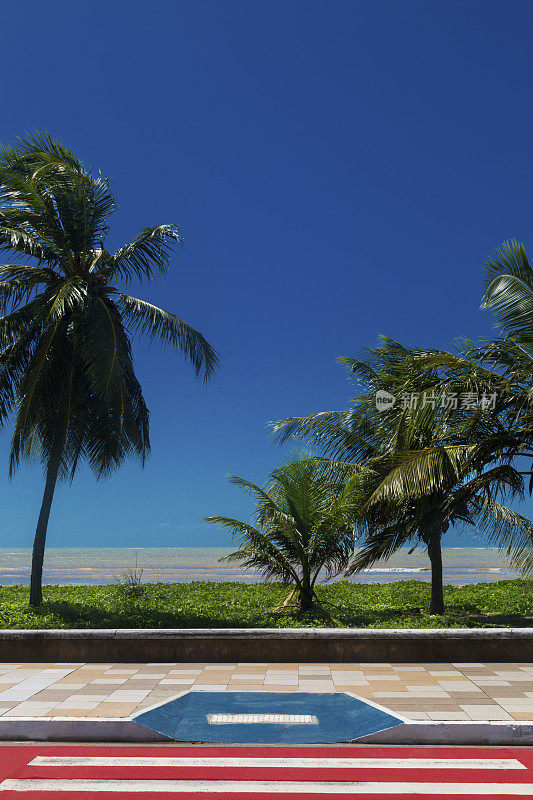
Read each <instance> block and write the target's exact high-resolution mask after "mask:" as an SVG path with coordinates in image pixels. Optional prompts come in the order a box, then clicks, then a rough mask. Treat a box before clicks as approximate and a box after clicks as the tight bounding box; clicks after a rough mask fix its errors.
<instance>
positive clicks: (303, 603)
mask: <svg viewBox="0 0 533 800" xmlns="http://www.w3.org/2000/svg"><path fill="white" fill-rule="evenodd" d="M313 595H314V591H313V588H312V587H311V586H308V585H307V584H303V586H302V587H301V588H300V597H299V604H300V609H299V610H300V614H305V612H306V611H309V610H310V609H311V608H313Z"/></svg>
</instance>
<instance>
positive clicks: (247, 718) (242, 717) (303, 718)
mask: <svg viewBox="0 0 533 800" xmlns="http://www.w3.org/2000/svg"><path fill="white" fill-rule="evenodd" d="M207 721H208V723H209V724H210V725H254V724H260V725H267V724H268V725H272V724H276V725H318V719H317V717H315V716H314V714H207Z"/></svg>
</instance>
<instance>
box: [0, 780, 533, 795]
mask: <svg viewBox="0 0 533 800" xmlns="http://www.w3.org/2000/svg"><path fill="white" fill-rule="evenodd" d="M2 791H9V792H54V793H56V794H63V793H64V792H131V793H133V792H136V793H140V792H149V793H151V794H160V793H163V792H176V793H179V795H181V794H192V793H200V792H203V793H208V794H209V793H212V794H216V793H223V792H232V793H233V794H247V795H252V794H253V793H256V792H264V793H268V794H290V793H291V792H292V793H296V792H297V793H299V794H310V795H313V794H317V795H319V794H340V795H346V796H348V797H350V796H353V795H358V794H409V795H411V796H413V795H417V794H428V795H433V796H434V797H440V796H445V795H465V796H468V795H470V796H479V795H485V796H488V797H498V796H501V795H507V796H509V795H514V796H520V797H532V796H533V783H418V782H416V783H411V782H410V783H400V782H370V781H355V782H353V781H346V782H343V783H336V782H331V781H327V782H325V781H323V782H320V783H317V782H315V781H297V782H293V781H238V780H236V781H219V780H212V781H176V780H174V781H168V780H155V781H154V780H137V781H136V780H65V779H64V780H53V779H48V778H26V779H13V778H8V779H7V780H4V781H3V782H2V783H1V784H0V792H2Z"/></svg>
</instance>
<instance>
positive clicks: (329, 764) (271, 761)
mask: <svg viewBox="0 0 533 800" xmlns="http://www.w3.org/2000/svg"><path fill="white" fill-rule="evenodd" d="M30 766H37V767H272V768H278V769H279V768H286V767H298V768H300V769H301V768H304V769H336V768H337V769H482V770H490V769H526V767H525V766H524V764H522V763H521V762H520V761H518V759H516V758H484V759H479V758H478V759H475V760H474V759H471V758H400V757H398V758H320V757H319V758H262V757H261V758H258V757H250V758H246V757H243V758H237V757H230V758H219V757H218V756H212V757H204V758H199V757H192V758H146V757H144V756H116V757H115V756H36V757H35V758H34V759H33V761H30Z"/></svg>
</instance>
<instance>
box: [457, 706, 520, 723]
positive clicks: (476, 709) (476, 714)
mask: <svg viewBox="0 0 533 800" xmlns="http://www.w3.org/2000/svg"><path fill="white" fill-rule="evenodd" d="M461 708H462V709H463V711H466V713H467V714H468V716H469V718H470V719H473V720H479V721H482V720H487V722H491V721H493V720H494V721H496V720H499V719H501V720H505V719H512V717H511V715H510V714H509V713H507V712H506V711H504V709H503V708H501V707H500V706H497V705H496V704H491V705H485V706H472V705H468V704H467V703H465V704H463V703H461Z"/></svg>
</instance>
